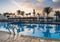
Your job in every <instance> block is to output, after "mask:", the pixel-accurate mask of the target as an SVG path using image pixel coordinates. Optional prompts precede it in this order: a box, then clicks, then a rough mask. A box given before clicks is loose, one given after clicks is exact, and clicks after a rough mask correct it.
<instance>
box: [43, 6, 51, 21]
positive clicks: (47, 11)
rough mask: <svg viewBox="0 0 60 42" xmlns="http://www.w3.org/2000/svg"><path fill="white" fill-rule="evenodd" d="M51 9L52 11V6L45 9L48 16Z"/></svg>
mask: <svg viewBox="0 0 60 42" xmlns="http://www.w3.org/2000/svg"><path fill="white" fill-rule="evenodd" d="M51 11H52V8H51V7H45V8H44V10H43V12H44V13H46V14H47V18H48V15H49V13H50V12H51ZM47 21H48V19H47Z"/></svg>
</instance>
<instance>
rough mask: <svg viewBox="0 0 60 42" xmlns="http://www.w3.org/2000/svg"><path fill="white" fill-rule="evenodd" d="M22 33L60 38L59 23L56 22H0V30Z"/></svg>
mask: <svg viewBox="0 0 60 42" xmlns="http://www.w3.org/2000/svg"><path fill="white" fill-rule="evenodd" d="M13 29H14V31H15V33H19V34H22V35H28V36H35V37H42V38H55V39H60V25H58V24H11V23H8V22H0V31H7V32H9V30H10V31H11V32H12V30H13Z"/></svg>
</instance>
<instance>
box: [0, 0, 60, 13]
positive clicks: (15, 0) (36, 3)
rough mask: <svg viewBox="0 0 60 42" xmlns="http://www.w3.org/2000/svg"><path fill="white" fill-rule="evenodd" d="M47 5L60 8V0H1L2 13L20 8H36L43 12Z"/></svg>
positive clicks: (28, 9)
mask: <svg viewBox="0 0 60 42" xmlns="http://www.w3.org/2000/svg"><path fill="white" fill-rule="evenodd" d="M47 6H50V7H52V8H54V9H55V10H60V0H0V13H3V12H16V10H19V9H20V10H24V11H25V12H32V9H36V11H37V12H41V11H42V9H43V8H44V7H47Z"/></svg>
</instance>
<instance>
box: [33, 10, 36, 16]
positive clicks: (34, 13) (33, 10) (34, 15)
mask: <svg viewBox="0 0 60 42" xmlns="http://www.w3.org/2000/svg"><path fill="white" fill-rule="evenodd" d="M35 14H36V12H35V9H33V15H34V17H35Z"/></svg>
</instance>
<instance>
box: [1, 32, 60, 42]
mask: <svg viewBox="0 0 60 42" xmlns="http://www.w3.org/2000/svg"><path fill="white" fill-rule="evenodd" d="M0 42H60V41H59V40H53V39H52V40H51V39H42V38H36V37H28V36H23V35H19V36H18V35H15V36H13V35H10V34H8V33H7V32H0Z"/></svg>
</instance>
